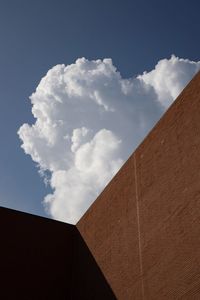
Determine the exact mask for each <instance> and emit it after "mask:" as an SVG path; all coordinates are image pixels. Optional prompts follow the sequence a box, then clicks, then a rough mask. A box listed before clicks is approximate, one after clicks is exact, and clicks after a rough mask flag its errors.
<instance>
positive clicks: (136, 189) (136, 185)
mask: <svg viewBox="0 0 200 300" xmlns="http://www.w3.org/2000/svg"><path fill="white" fill-rule="evenodd" d="M133 157H134V173H135V196H136V214H137V228H138V250H139V261H140V276H141V283H142V299H145V298H144V281H143V264H142V247H141V232H140V209H139V197H138V182H137V169H136V168H137V166H136V157H135V153H134V155H133Z"/></svg>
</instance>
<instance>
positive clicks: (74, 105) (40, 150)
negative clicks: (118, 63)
mask: <svg viewBox="0 0 200 300" xmlns="http://www.w3.org/2000/svg"><path fill="white" fill-rule="evenodd" d="M199 68H200V62H191V61H189V60H184V59H179V58H177V57H175V56H172V57H171V58H170V59H163V60H161V61H159V62H158V64H157V65H156V67H155V69H154V70H152V71H151V72H148V73H147V72H144V73H143V75H139V76H137V77H135V78H130V79H123V78H122V77H121V75H120V73H119V72H118V71H117V70H116V68H115V67H114V65H113V63H112V60H111V59H104V60H96V61H89V60H87V59H85V58H81V59H78V60H77V61H76V62H75V63H74V64H71V65H68V66H65V65H57V66H55V67H53V68H52V69H51V70H49V71H48V73H47V75H46V76H45V77H44V78H42V80H41V82H40V83H39V85H38V87H37V89H36V91H35V93H33V94H32V95H31V97H30V99H31V103H32V113H33V115H34V117H35V118H36V122H35V124H33V125H28V124H24V125H22V126H21V127H20V129H19V131H18V134H19V137H20V139H21V140H22V142H23V144H22V148H23V149H24V151H25V153H26V154H29V155H31V157H32V159H33V160H34V161H35V162H36V163H37V164H38V165H39V166H40V173H41V174H43V173H44V172H45V170H48V171H50V173H51V178H50V185H51V187H52V194H49V195H47V196H46V197H45V199H44V201H43V203H44V205H45V208H46V210H47V211H48V212H49V214H50V215H51V216H52V217H53V218H55V219H58V220H62V221H66V222H68V223H76V222H77V221H78V219H79V218H80V217H81V216H82V214H83V213H84V212H85V211H86V209H87V208H88V207H89V205H90V204H91V203H92V202H93V201H94V200H95V198H96V197H97V196H98V194H99V193H100V192H101V191H102V189H103V188H104V187H105V185H106V184H107V183H108V182H109V180H110V179H111V178H112V176H113V175H114V174H115V173H116V172H117V170H118V169H119V167H120V166H121V165H122V163H123V162H124V161H125V160H126V159H127V158H128V156H129V155H130V154H131V153H132V151H133V150H134V149H135V148H136V146H137V145H138V144H139V143H140V142H141V141H142V139H143V138H144V137H145V135H146V134H147V133H148V131H149V130H150V129H151V128H152V126H153V125H154V124H155V122H156V121H158V119H159V118H160V117H161V115H162V113H163V112H164V111H165V109H166V108H167V107H168V106H169V104H170V103H172V101H173V99H174V98H175V97H176V96H177V95H178V94H179V93H180V91H181V90H182V89H183V88H184V87H185V85H186V84H187V82H188V81H189V80H190V79H191V78H192V76H193V75H194V74H195V73H196V72H197V70H199Z"/></svg>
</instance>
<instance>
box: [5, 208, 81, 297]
mask: <svg viewBox="0 0 200 300" xmlns="http://www.w3.org/2000/svg"><path fill="white" fill-rule="evenodd" d="M75 231H76V230H75V228H74V227H73V226H72V225H68V224H64V223H61V222H55V221H52V220H49V219H45V218H41V217H37V216H33V215H30V214H26V213H20V212H16V211H14V210H10V209H5V208H0V256H1V265H0V273H1V279H0V298H1V299H26V300H27V299H66V295H71V280H72V268H73V266H72V256H73V240H74V237H75ZM69 299H71V298H70V297H69Z"/></svg>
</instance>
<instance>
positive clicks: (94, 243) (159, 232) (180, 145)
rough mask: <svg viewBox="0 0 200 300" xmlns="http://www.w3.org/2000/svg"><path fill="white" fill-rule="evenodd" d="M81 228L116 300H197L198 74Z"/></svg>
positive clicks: (199, 204)
mask: <svg viewBox="0 0 200 300" xmlns="http://www.w3.org/2000/svg"><path fill="white" fill-rule="evenodd" d="M77 228H78V229H79V231H80V233H81V235H82V237H83V238H84V240H85V241H86V243H87V245H88V247H89V249H90V251H91V252H92V254H93V255H94V257H95V259H96V261H97V263H98V265H99V267H100V268H101V270H102V272H103V274H104V276H105V277H106V279H107V281H108V283H109V284H110V286H111V288H112V290H113V292H114V293H115V295H116V297H117V299H125V300H128V299H131V300H132V299H152V300H155V299H170V300H171V299H200V73H199V74H197V75H196V76H195V78H194V79H193V80H192V81H191V82H190V84H189V85H188V86H187V87H186V88H185V90H184V91H183V92H182V93H181V95H180V96H179V97H178V99H177V100H176V101H175V102H174V103H173V104H172V106H171V107H170V108H169V110H168V111H167V112H166V113H165V115H164V116H163V117H162V118H161V120H160V121H159V122H158V123H157V125H156V126H155V127H154V128H153V130H152V131H151V132H150V134H149V135H148V136H147V137H146V139H145V140H144V141H143V142H142V144H141V145H140V146H139V147H138V148H137V149H136V151H135V153H134V154H133V155H132V156H131V157H130V158H129V160H128V161H127V162H126V163H125V165H124V166H123V167H122V168H121V170H120V171H119V172H118V174H117V175H116V176H115V177H114V178H113V180H112V181H111V182H110V183H109V185H108V186H107V187H106V189H105V190H104V191H103V193H102V194H101V195H100V196H99V197H98V198H97V200H96V201H95V202H94V203H93V205H92V206H91V207H90V208H89V210H88V211H87V212H86V214H85V215H84V216H83V217H82V219H81V220H80V221H79V222H78V224H77Z"/></svg>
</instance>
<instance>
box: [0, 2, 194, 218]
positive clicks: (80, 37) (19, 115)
mask: <svg viewBox="0 0 200 300" xmlns="http://www.w3.org/2000/svg"><path fill="white" fill-rule="evenodd" d="M199 6H200V4H199V3H198V1H194V0H192V1H168V2H166V1H153V0H152V1H141V0H140V1H127V0H125V1H116V0H115V1H112V0H110V1H104V0H102V1H94V0H93V1H80V0H79V1H75V0H73V1H70V0H68V1H61V0H57V1H51V0H49V1H46V0H44V1H37V0H35V1H24V0H21V1H20V0H16V1H9V0H7V1H4V0H2V1H1V2H0V37H1V41H0V54H1V55H0V66H1V67H0V79H1V85H0V104H1V109H0V123H1V124H0V135H1V147H0V205H1V206H5V207H9V208H13V209H17V210H22V211H25V212H29V213H32V214H37V215H41V216H45V217H52V218H54V219H58V220H62V221H66V222H70V223H75V222H76V221H77V220H78V219H79V218H80V216H81V215H82V214H83V213H84V211H85V210H86V209H87V207H88V206H89V205H90V204H91V203H92V201H94V200H95V197H96V196H97V195H98V193H99V192H100V191H101V190H102V189H103V188H104V186H105V184H106V183H107V182H108V181H109V180H110V178H112V176H113V175H114V174H115V173H116V171H117V170H118V168H119V167H120V166H121V165H122V164H123V162H124V161H125V160H126V158H128V155H130V154H131V152H132V151H133V150H134V148H135V147H136V146H137V145H138V143H139V142H141V140H142V139H143V138H144V137H145V135H146V133H147V132H148V131H149V130H150V129H151V127H152V126H153V125H154V124H155V122H156V121H157V120H158V119H159V118H160V117H161V116H162V114H163V113H164V111H165V110H166V109H167V107H168V106H169V105H170V104H171V103H172V101H173V100H174V98H175V97H176V96H177V95H178V93H179V92H180V91H181V90H182V88H183V87H184V86H185V84H186V83H187V82H188V81H189V80H190V79H191V78H192V76H193V75H194V74H195V72H197V70H198V69H199V60H200V55H199V53H200V43H199V39H198V36H199V29H200V25H199V13H198V12H199V9H200V7H199ZM172 54H173V55H174V56H172ZM145 71H146V74H144V72H145ZM47 72H48V73H47ZM170 74H171V76H170ZM42 78H43V79H42ZM31 95H32V96H31ZM30 96H31V99H29V97H30ZM31 102H32V104H31ZM32 109H33V111H32ZM119 120H120V122H119ZM24 124H26V125H24ZM21 145H22V146H23V148H21ZM25 152H26V153H27V154H28V155H26V154H25ZM74 187H76V188H74ZM66 199H67V200H66Z"/></svg>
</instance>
